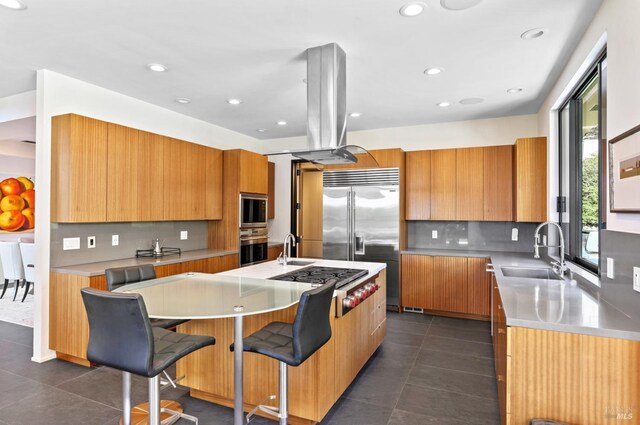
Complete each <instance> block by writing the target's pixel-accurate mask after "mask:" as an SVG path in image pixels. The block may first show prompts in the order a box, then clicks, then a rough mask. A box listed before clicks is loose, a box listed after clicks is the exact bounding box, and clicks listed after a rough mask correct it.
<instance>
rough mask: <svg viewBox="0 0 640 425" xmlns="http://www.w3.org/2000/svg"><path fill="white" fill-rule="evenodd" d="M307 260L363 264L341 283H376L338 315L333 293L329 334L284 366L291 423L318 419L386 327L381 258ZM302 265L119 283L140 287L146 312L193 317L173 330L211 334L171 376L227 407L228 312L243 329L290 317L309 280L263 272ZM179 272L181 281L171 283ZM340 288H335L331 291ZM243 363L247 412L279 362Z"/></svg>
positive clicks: (230, 397) (253, 358) (248, 357)
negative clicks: (211, 342)
mask: <svg viewBox="0 0 640 425" xmlns="http://www.w3.org/2000/svg"><path fill="white" fill-rule="evenodd" d="M306 261H309V262H313V264H312V265H313V266H322V267H339V268H357V269H365V270H367V272H368V273H367V275H365V276H363V277H361V278H359V279H357V280H355V281H354V282H352V283H350V284H349V285H347V286H346V287H345V288H344V289H343V291H344V290H346V289H348V288H351V287H357V286H361V285H362V284H363V283H364V282H375V283H376V284H377V286H378V290H377V291H376V292H374V293H372V294H371V295H370V296H369V297H368V298H366V299H364V300H363V301H362V302H361V303H360V304H359V305H358V306H357V307H355V308H353V309H351V310H349V311H348V313H347V314H344V315H340V314H338V313H339V310H338V309H339V307H340V305H338V303H339V302H338V299H337V297H334V300H333V304H332V307H331V311H330V313H329V316H330V322H331V327H332V337H331V339H330V340H329V342H327V344H325V345H324V346H323V347H322V348H321V349H320V350H319V351H318V352H316V353H315V354H314V355H313V356H311V357H310V358H309V359H308V360H307V361H306V362H305V363H303V364H302V365H301V366H299V367H290V368H289V415H290V417H289V422H290V423H292V424H312V423H316V422H320V421H321V420H322V418H324V416H325V415H326V414H327V412H328V411H329V409H330V408H331V407H332V406H333V404H334V403H335V402H336V401H337V400H338V399H339V397H340V396H341V395H342V393H343V392H344V390H345V389H346V388H347V387H348V386H349V384H350V383H351V382H352V381H353V379H354V378H355V376H356V375H357V373H358V372H359V371H360V369H361V368H362V366H364V364H365V363H366V362H367V360H368V359H369V358H370V357H371V355H372V354H373V353H374V352H375V350H376V349H377V348H378V347H379V346H380V344H381V343H382V340H383V339H384V336H385V335H386V270H385V267H386V265H385V264H383V263H365V262H347V261H332V260H314V259H308V260H306ZM305 267H308V266H307V265H305V266H291V265H288V266H283V265H281V264H278V263H277V262H275V261H272V262H267V263H262V264H258V265H254V266H250V267H245V268H241V269H235V270H230V271H227V272H223V273H218V274H215V275H206V274H199V273H194V274H191V275H189V274H183V275H177V276H172V277H167V278H163V279H157V280H155V281H149V283H145V282H142V283H139V284H134V285H132V286H131V287H126V289H125V288H123V289H124V290H126V291H127V292H140V293H141V294H142V295H143V297H144V298H145V303H146V304H147V308H148V313H149V316H150V317H155V318H189V319H192V320H190V321H189V322H187V323H184V324H182V325H180V326H179V327H178V331H179V332H184V333H189V334H199V335H211V336H214V337H215V338H216V340H217V342H216V345H215V346H211V347H207V348H205V349H202V350H200V351H198V352H196V353H193V354H191V355H189V356H187V357H186V358H184V359H182V360H180V361H179V362H178V364H177V376H179V377H183V378H182V379H181V380H180V384H181V385H183V386H186V387H189V388H190V393H191V395H192V396H193V397H196V398H200V399H204V400H207V401H210V402H213V403H217V404H221V405H225V406H229V407H231V406H233V405H234V400H235V399H236V397H235V396H234V390H235V384H234V353H232V352H231V351H230V350H229V346H230V344H231V343H233V342H234V331H235V332H236V333H237V332H238V320H237V319H235V317H238V315H241V316H242V317H243V318H242V320H241V321H240V323H241V331H242V335H244V336H247V335H249V334H251V333H253V332H255V331H257V330H258V329H260V328H262V327H263V326H265V325H267V324H268V323H270V322H272V321H283V322H289V323H291V322H293V319H294V316H295V313H296V310H297V301H298V299H299V298H300V295H301V294H302V292H304V291H305V290H308V289H311V287H312V286H311V285H310V284H306V283H299V282H283V281H275V280H269V278H271V277H273V276H277V275H281V274H283V273H287V272H291V271H295V270H300V269H304V268H305ZM185 278H186V279H185ZM179 280H182V281H183V282H188V283H187V284H186V285H185V284H178V283H177V282H178V281H179ZM340 292H341V291H336V295H338V296H339V293H340ZM236 355H237V352H236ZM243 370H244V373H243V391H242V393H243V397H244V409H243V410H244V411H245V412H246V411H249V410H251V409H252V408H253V407H254V406H255V405H257V404H261V403H263V401H264V399H265V397H266V396H268V395H270V394H277V393H278V362H277V361H276V360H273V359H270V358H268V357H265V356H260V355H257V354H254V353H244V354H243ZM236 379H237V378H236ZM237 410H238V409H236V416H237V413H238V411H237Z"/></svg>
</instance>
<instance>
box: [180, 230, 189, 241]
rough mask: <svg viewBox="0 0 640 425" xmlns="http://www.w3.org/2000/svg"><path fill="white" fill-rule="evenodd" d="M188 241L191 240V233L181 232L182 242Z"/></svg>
mask: <svg viewBox="0 0 640 425" xmlns="http://www.w3.org/2000/svg"><path fill="white" fill-rule="evenodd" d="M187 239H189V232H188V231H186V230H181V231H180V240H181V241H186V240H187Z"/></svg>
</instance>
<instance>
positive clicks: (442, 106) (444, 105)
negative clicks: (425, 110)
mask: <svg viewBox="0 0 640 425" xmlns="http://www.w3.org/2000/svg"><path fill="white" fill-rule="evenodd" d="M436 105H437V106H439V107H441V108H446V107H447V106H451V102H440V103H436Z"/></svg>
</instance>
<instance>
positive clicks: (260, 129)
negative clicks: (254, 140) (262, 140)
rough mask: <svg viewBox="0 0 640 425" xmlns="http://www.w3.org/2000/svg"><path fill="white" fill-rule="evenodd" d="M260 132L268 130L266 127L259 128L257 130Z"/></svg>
mask: <svg viewBox="0 0 640 425" xmlns="http://www.w3.org/2000/svg"><path fill="white" fill-rule="evenodd" d="M256 131H257V132H258V133H264V132H265V131H267V129H266V128H259V129H257V130H256Z"/></svg>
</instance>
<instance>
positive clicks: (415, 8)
mask: <svg viewBox="0 0 640 425" xmlns="http://www.w3.org/2000/svg"><path fill="white" fill-rule="evenodd" d="M425 7H427V6H426V5H425V4H424V3H416V2H414V3H407V4H405V5H404V6H402V7H401V8H400V14H401V15H402V16H404V17H407V18H412V17H414V16H418V15H419V14H421V13H422V12H424V9H425Z"/></svg>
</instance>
